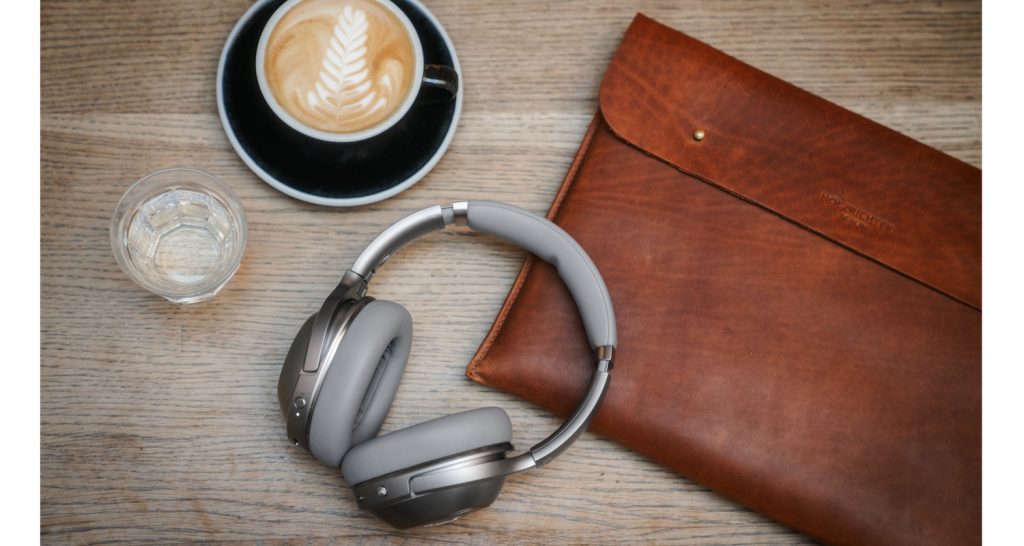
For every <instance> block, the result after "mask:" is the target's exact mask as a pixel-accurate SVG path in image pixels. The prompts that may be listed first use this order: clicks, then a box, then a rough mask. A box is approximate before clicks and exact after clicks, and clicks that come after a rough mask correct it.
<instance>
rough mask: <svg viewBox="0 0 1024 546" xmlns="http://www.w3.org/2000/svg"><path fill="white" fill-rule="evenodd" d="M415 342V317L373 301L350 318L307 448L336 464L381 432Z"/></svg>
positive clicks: (319, 399) (327, 376)
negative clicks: (353, 448)
mask: <svg viewBox="0 0 1024 546" xmlns="http://www.w3.org/2000/svg"><path fill="white" fill-rule="evenodd" d="M411 346H412V316H411V315H409V311H407V310H406V309H405V308H404V307H402V306H401V305H399V304H397V303H393V302H390V301H383V300H374V301H371V302H370V303H368V304H367V305H366V306H365V307H363V309H362V310H361V311H360V312H359V313H358V314H357V315H356V316H355V317H354V318H353V319H352V323H351V324H349V326H348V330H347V331H346V332H345V334H344V336H343V337H342V339H341V341H340V342H339V344H338V348H337V351H336V352H335V354H334V357H333V359H332V361H331V362H330V367H329V368H328V369H327V371H326V374H325V377H324V382H323V385H322V386H321V387H320V392H319V394H318V395H317V398H316V405H315V406H314V408H313V415H312V417H311V420H310V427H309V450H310V452H312V453H313V456H315V457H316V458H317V459H319V460H320V462H322V463H324V464H326V465H328V466H332V467H335V468H337V467H338V466H340V465H341V460H342V458H343V457H344V456H345V453H346V452H348V450H349V448H350V447H352V446H353V445H355V444H357V443H360V442H362V441H364V440H366V439H368V438H372V437H373V436H375V435H376V434H377V432H378V431H379V430H380V427H381V425H382V424H383V423H384V418H385V417H386V416H387V414H388V410H389V409H390V408H391V403H392V401H394V399H395V393H396V392H397V391H398V384H399V383H400V382H401V379H402V372H404V371H405V363H406V360H407V359H408V358H409V350H410V348H411Z"/></svg>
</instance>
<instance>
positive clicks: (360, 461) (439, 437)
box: [341, 408, 512, 485]
mask: <svg viewBox="0 0 1024 546" xmlns="http://www.w3.org/2000/svg"><path fill="white" fill-rule="evenodd" d="M511 441H512V421H510V420H509V418H508V414H507V413H505V410H503V409H501V408H479V409H475V410H469V411H464V412H461V413H456V414H453V415H446V416H444V417H439V418H437V419H432V420H430V421H426V422H423V423H419V424H417V425H413V426H411V427H407V428H403V429H401V430H396V431H394V432H389V433H388V434H384V435H382V436H378V437H376V438H374V439H372V440H369V441H366V442H364V443H361V444H359V445H357V446H355V447H353V448H352V449H351V450H350V451H349V452H348V454H347V455H345V461H344V462H343V463H342V465H341V475H342V476H343V477H344V478H345V481H346V482H348V484H349V485H357V484H359V483H362V482H365V481H367V480H370V479H373V478H378V477H380V476H384V475H386V474H390V473H392V472H397V471H399V470H402V469H405V468H411V467H414V466H418V465H421V464H423V463H429V462H432V461H437V460H439V459H444V458H447V457H452V456H454V455H458V454H460V453H464V452H466V451H472V450H474V449H479V448H482V447H488V446H492V445H496V444H503V443H507V442H511Z"/></svg>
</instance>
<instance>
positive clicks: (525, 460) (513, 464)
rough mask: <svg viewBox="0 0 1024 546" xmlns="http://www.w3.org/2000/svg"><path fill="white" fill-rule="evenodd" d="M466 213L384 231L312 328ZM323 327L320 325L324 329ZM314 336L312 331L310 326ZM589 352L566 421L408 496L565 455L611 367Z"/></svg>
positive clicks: (440, 475)
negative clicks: (516, 449)
mask: <svg viewBox="0 0 1024 546" xmlns="http://www.w3.org/2000/svg"><path fill="white" fill-rule="evenodd" d="M468 210H469V203H467V202H465V201H461V202H456V203H453V204H452V205H449V206H445V207H441V206H439V205H434V206H432V207H428V208H425V209H423V210H420V211H418V212H415V213H413V214H411V215H409V216H407V217H405V218H403V219H402V220H400V221H398V222H397V223H395V224H393V225H392V226H391V227H389V228H387V229H386V230H384V231H383V232H382V233H381V234H380V235H378V236H377V237H376V238H374V239H373V241H371V242H370V244H368V245H367V246H366V248H365V249H364V250H363V252H362V253H361V254H360V255H359V257H358V258H356V261H355V263H354V264H353V265H352V268H351V269H349V270H348V271H346V272H345V275H344V276H343V277H342V280H341V283H339V284H338V287H337V288H335V289H334V291H333V292H332V293H331V296H330V297H328V300H327V301H326V302H324V305H323V307H322V308H321V312H320V313H318V316H317V318H316V323H318V324H319V323H320V321H321V318H323V320H324V321H327V322H329V321H330V318H331V317H333V315H334V313H335V312H336V310H337V309H338V308H340V306H341V304H342V303H343V301H344V299H345V298H346V297H348V296H356V295H358V297H360V298H361V297H363V296H364V295H365V294H366V289H367V284H368V283H369V281H370V279H372V278H373V275H374V273H376V272H377V269H379V268H380V267H381V266H382V265H384V263H385V262H387V260H388V259H389V258H390V257H391V256H392V255H393V254H394V253H395V252H397V251H398V250H399V249H400V248H402V247H403V246H405V245H406V244H408V243H410V242H412V241H414V240H415V239H418V238H419V237H422V236H423V235H426V234H428V233H430V232H433V231H442V230H444V229H445V228H446V227H448V226H450V225H456V226H467V225H468V224H467V215H468ZM332 300H334V301H332ZM327 322H325V325H324V328H325V329H326V328H327V326H326V324H327ZM314 331H318V330H316V329H315V327H314ZM326 337H327V336H325V338H324V339H322V340H321V342H320V343H318V344H313V343H311V344H310V347H309V349H308V351H309V352H308V353H307V360H306V362H307V363H308V362H319V360H320V357H321V355H322V354H323V346H324V344H325V343H326ZM314 345H315V346H314ZM314 351H315V354H314ZM594 353H595V361H596V364H595V369H594V374H593V375H592V376H591V378H590V385H589V386H588V387H587V391H586V393H585V394H584V395H583V399H582V400H581V401H580V403H579V405H578V406H577V407H576V410H575V411H574V412H573V414H572V416H570V417H569V418H568V419H567V420H566V421H565V422H564V423H562V425H561V426H560V427H558V429H557V430H555V431H554V432H553V433H552V434H551V435H550V436H548V437H547V438H545V439H544V440H542V441H541V442H540V443H538V444H537V445H535V446H533V447H531V448H530V449H529V450H527V451H525V452H523V453H520V454H518V455H516V456H514V457H511V458H507V459H499V460H495V461H491V462H488V463H483V464H479V465H473V466H466V467H459V468H453V469H450V470H441V471H435V472H432V473H429V474H426V475H421V476H416V477H415V478H413V479H412V483H411V486H412V489H413V491H414V492H415V493H417V494H418V493H424V492H427V491H432V490H435V489H443V488H445V487H450V486H453V485H459V484H464V483H468V482H472V481H476V480H481V479H487V478H492V477H495V476H507V475H509V474H515V473H518V472H522V471H524V470H529V469H531V468H534V467H537V466H543V465H544V464H546V463H547V462H549V461H550V460H551V459H553V458H555V457H556V456H557V455H558V454H559V453H561V452H563V451H565V450H566V449H567V448H568V447H569V446H570V445H571V444H572V443H573V442H574V441H576V439H577V438H579V436H580V435H581V434H583V432H584V431H585V430H586V429H587V425H588V424H589V423H590V419H591V418H592V417H593V416H594V413H596V411H597V408H598V407H599V406H600V404H601V400H602V399H603V398H604V394H605V392H606V391H607V390H608V384H609V380H610V375H609V373H610V371H611V369H612V367H613V362H614V358H615V348H614V347H613V346H611V345H605V346H601V347H597V348H595V349H594ZM308 357H313V359H312V360H310V359H309V358H308Z"/></svg>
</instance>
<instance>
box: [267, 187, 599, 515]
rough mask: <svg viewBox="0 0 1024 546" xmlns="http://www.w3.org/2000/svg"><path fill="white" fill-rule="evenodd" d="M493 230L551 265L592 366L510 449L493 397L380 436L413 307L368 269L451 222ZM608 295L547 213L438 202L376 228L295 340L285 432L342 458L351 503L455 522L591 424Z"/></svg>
mask: <svg viewBox="0 0 1024 546" xmlns="http://www.w3.org/2000/svg"><path fill="white" fill-rule="evenodd" d="M453 224H454V225H458V226H468V227H469V228H470V229H472V230H474V231H478V232H482V233H487V234H490V235H494V236H497V237H499V238H501V239H504V240H506V241H508V242H510V243H513V244H516V245H518V246H520V247H522V248H524V249H526V250H528V251H530V252H532V253H533V254H535V255H536V256H538V257H539V258H541V259H543V260H545V261H547V262H548V263H550V264H552V265H553V266H555V268H557V270H558V273H559V275H560V276H561V278H562V281H563V282H564V283H565V284H566V286H567V287H568V288H569V291H570V293H571V294H572V296H573V299H574V300H575V301H576V305H577V307H578V308H579V311H580V315H581V316H582V318H583V324H584V327H585V329H586V332H587V338H588V339H589V341H590V345H591V347H593V348H594V354H595V359H596V367H595V370H594V375H593V376H592V377H591V379H590V386H589V387H588V389H587V391H586V394H585V395H584V396H583V400H582V401H581V402H580V404H579V406H578V407H577V408H576V411H575V412H573V414H572V415H571V416H570V417H569V418H568V420H566V421H565V422H564V423H563V424H562V426H560V427H559V428H558V430H556V431H555V432H554V433H553V434H551V435H550V436H548V437H547V438H546V439H544V441H542V442H540V443H539V444H537V445H535V446H533V447H532V448H530V449H529V450H528V451H526V452H524V453H521V454H518V455H514V456H510V453H511V452H512V450H513V447H512V444H511V440H512V423H511V422H510V421H509V418H508V415H507V414H506V413H505V412H504V410H502V409H500V408H480V409H475V410H470V411H465V412H462V413H457V414H454V415H448V416H445V417H440V418H438V419H434V420H431V421H427V422H425V423H420V424H417V425H413V426H411V427H408V428H405V429H402V430H397V431H394V432H390V433H388V434H384V435H381V436H377V432H378V430H379V429H380V426H381V424H382V423H383V422H384V417H385V416H386V415H387V413H388V409H389V408H390V406H391V402H392V401H393V400H394V397H395V392H396V391H397V390H398V383H399V381H400V380H401V376H402V372H403V370H404V369H405V362H406V359H407V358H408V356H409V349H410V345H411V342H412V317H411V316H410V315H409V312H408V311H406V310H405V308H404V307H402V306H401V305H398V304H396V303H392V302H388V301H383V300H374V299H373V298H370V297H367V296H366V289H367V284H368V283H369V281H370V279H371V278H372V277H373V275H374V273H375V272H376V271H377V269H378V268H380V266H382V265H383V264H384V262H385V261H387V259H388V258H389V257H390V256H391V255H392V254H393V253H394V252H396V251H397V250H398V249H399V248H401V247H403V246H405V245H406V244H408V243H410V242H412V241H413V240H415V239H417V238H419V237H421V236H423V235H426V234H428V233H430V232H432V231H436V230H443V229H445V227H446V226H449V225H453ZM615 342H616V341H615V315H614V312H613V310H612V302H611V298H610V297H609V295H608V290H607V288H606V287H605V284H604V281H603V280H602V279H601V275H600V274H599V273H598V271H597V268H596V267H595V266H594V263H593V262H592V261H591V260H590V257H589V256H587V254H586V252H584V251H583V249H582V248H580V245H579V244H578V243H576V241H575V240H573V239H572V237H570V236H569V234H567V233H566V232H565V231H563V230H562V229H561V228H559V227H558V226H556V225H554V224H553V223H551V222H549V221H547V220H546V219H544V218H542V217H540V216H537V215H534V214H532V213H530V212H527V211H525V210H523V209H521V208H518V207H514V206H511V205H506V204H503V203H496V202H492V201H469V202H458V203H454V204H452V205H449V206H445V207H441V206H433V207H430V208H426V209H423V210H421V211H419V212H416V213H414V214H411V215H409V216H407V217H406V218H403V219H402V220H400V221H399V222H397V223H396V224H394V225H392V226H391V227H389V228H388V229H386V230H385V231H384V232H383V233H381V234H380V235H378V236H377V237H376V238H375V239H374V240H373V241H372V242H371V243H370V244H369V245H368V246H367V247H366V249H365V250H363V252H362V254H360V255H359V258H357V259H356V261H355V263H354V264H353V265H352V268H351V269H349V270H348V271H346V272H345V274H344V276H343V277H342V279H341V283H340V284H338V287H337V288H335V289H334V291H333V292H331V295H330V296H328V298H327V301H325V302H324V304H323V306H321V307H320V311H318V312H317V313H316V314H314V315H313V316H311V317H310V318H309V319H308V320H307V321H306V323H305V324H303V325H302V328H301V329H300V330H299V333H298V335H297V336H296V337H295V341H294V342H292V346H291V349H290V350H289V351H288V356H287V357H286V358H285V362H284V368H283V369H282V370H281V377H280V379H279V380H278V384H277V397H278V401H279V402H280V404H281V410H282V411H283V412H284V414H285V417H286V418H287V420H288V436H289V438H291V440H292V442H294V443H295V445H301V446H302V447H304V448H306V449H308V450H309V451H310V452H311V453H312V454H313V455H314V456H315V457H316V458H317V459H319V460H320V462H322V463H324V464H326V465H329V466H332V467H335V468H338V467H340V468H341V473H342V476H343V477H344V478H345V481H346V482H348V483H349V484H351V485H352V488H353V490H354V492H355V495H356V502H357V503H358V505H359V506H360V507H361V508H363V509H366V510H369V511H370V512H371V513H373V514H374V515H375V516H377V517H378V518H380V519H382V520H384V521H386V522H387V523H389V524H391V525H393V526H395V527H398V528H401V529H406V528H409V527H417V526H421V525H438V524H441V523H447V522H449V521H453V520H454V519H456V518H457V517H459V516H460V515H462V514H465V513H467V512H471V511H473V510H478V509H480V508H484V507H486V506H489V505H490V504H491V503H492V502H494V499H495V498H497V496H498V492H499V491H500V490H501V487H502V485H504V483H505V478H506V477H507V476H509V475H510V474H515V473H517V472H522V471H524V470H529V469H531V468H533V467H535V466H541V465H544V464H545V463H547V462H548V461H550V460H551V459H553V458H554V457H556V456H557V455H558V454H559V453H561V452H562V451H564V450H565V449H566V448H568V447H569V445H571V444H572V443H573V441H575V440H576V438H578V437H579V435H580V434H582V433H583V431H584V430H586V428H587V423H588V422H589V421H590V418H591V417H592V416H593V415H594V413H595V412H596V411H597V407H598V405H600V403H601V399H602V398H603V397H604V393H605V391H606V390H607V389H608V381H609V372H610V371H611V368H612V359H613V357H614V352H615Z"/></svg>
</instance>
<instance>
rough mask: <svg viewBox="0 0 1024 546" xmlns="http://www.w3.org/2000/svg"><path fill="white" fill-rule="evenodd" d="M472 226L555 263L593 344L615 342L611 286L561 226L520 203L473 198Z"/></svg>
mask: <svg viewBox="0 0 1024 546" xmlns="http://www.w3.org/2000/svg"><path fill="white" fill-rule="evenodd" d="M466 211H467V214H466V216H467V221H468V223H469V227H471V228H473V230H474V231H479V232H481V233H487V234H490V235H494V236H496V237H500V238H502V239H505V240H506V241H509V242H511V243H513V244H516V245H518V246H520V247H522V248H525V249H526V250H529V251H530V252H532V253H534V254H536V255H537V257H539V258H540V259H542V260H544V261H545V262H548V263H549V264H551V265H553V266H555V269H557V270H558V275H559V276H560V277H561V278H562V282H564V283H565V285H566V286H567V287H568V288H569V292H570V293H571V294H572V298H573V300H575V301H576V307H578V308H579V310H580V316H581V317H582V318H583V327H584V328H585V329H586V331H587V339H588V340H589V341H590V346H591V347H593V348H597V347H600V346H603V345H611V346H614V345H615V341H616V340H615V313H614V311H613V309H612V300H611V297H610V296H609V295H608V288H607V287H606V286H605V284H604V280H603V279H602V278H601V274H600V273H598V271H597V267H596V266H595V265H594V262H593V261H591V260H590V256H587V253H586V252H584V251H583V248H582V247H580V245H579V243H577V242H576V240H575V239H573V238H572V237H570V236H569V234H568V233H566V232H565V231H564V230H563V229H562V228H560V227H558V226H556V225H555V224H553V223H551V222H549V221H547V220H546V219H544V218H541V217H540V216H537V215H535V214H533V213H531V212H529V211H526V210H523V209H521V208H519V207H514V206H512V205H506V204H505V203H497V202H494V201H470V202H469V205H468V208H467V209H466Z"/></svg>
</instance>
